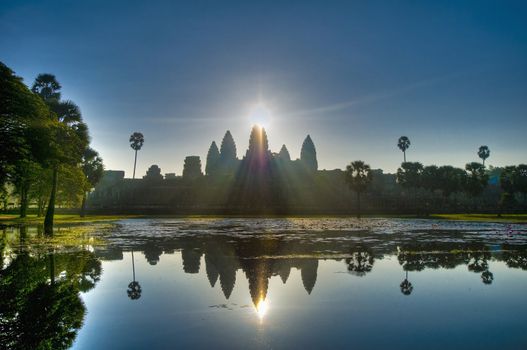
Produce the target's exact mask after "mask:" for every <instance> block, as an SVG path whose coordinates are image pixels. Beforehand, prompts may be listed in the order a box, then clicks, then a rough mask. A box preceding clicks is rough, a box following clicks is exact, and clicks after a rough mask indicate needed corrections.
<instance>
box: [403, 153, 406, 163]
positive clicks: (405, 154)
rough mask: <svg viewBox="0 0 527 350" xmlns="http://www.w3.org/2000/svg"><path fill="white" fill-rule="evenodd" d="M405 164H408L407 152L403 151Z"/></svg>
mask: <svg viewBox="0 0 527 350" xmlns="http://www.w3.org/2000/svg"><path fill="white" fill-rule="evenodd" d="M403 156H404V162H405V163H406V151H403Z"/></svg>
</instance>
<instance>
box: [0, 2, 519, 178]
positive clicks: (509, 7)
mask: <svg viewBox="0 0 527 350" xmlns="http://www.w3.org/2000/svg"><path fill="white" fill-rule="evenodd" d="M0 33H1V34H0V61H3V62H4V63H5V64H7V65H8V66H9V67H11V68H12V69H13V70H15V72H16V73H17V74H18V75H20V76H22V77H23V78H24V80H25V82H26V84H28V85H30V84H31V82H32V81H33V79H34V78H35V76H36V75H37V74H38V73H44V72H45V73H53V74H55V75H56V76H57V78H58V80H59V81H60V83H61V84H62V86H63V97H65V98H69V99H71V100H73V101H74V102H76V103H77V104H78V105H79V106H80V108H81V110H82V112H83V116H84V119H85V120H86V121H87V122H88V124H89V127H90V130H91V135H92V144H93V147H94V148H96V149H97V150H98V151H99V152H100V153H101V155H102V156H103V158H104V160H105V164H106V168H107V169H121V170H126V173H127V176H130V177H131V170H132V168H133V150H132V149H131V148H130V147H129V145H128V138H129V135H130V134H131V133H132V132H134V131H141V132H143V134H144V135H145V145H144V147H143V150H141V151H140V153H139V158H138V170H137V171H138V174H139V175H143V174H144V173H145V171H146V169H147V168H148V166H150V165H151V164H158V165H159V166H160V167H161V169H162V172H163V173H167V172H176V173H178V174H181V171H182V167H183V159H184V157H185V156H187V155H199V156H201V159H202V164H203V167H204V165H205V157H206V153H207V150H208V147H209V145H210V142H211V141H212V140H215V141H216V142H217V143H218V146H219V143H220V142H221V139H222V137H223V134H224V133H225V130H227V129H230V130H231V132H232V134H233V136H234V139H235V141H236V144H237V147H238V156H239V157H241V156H243V154H244V152H245V149H246V148H247V144H248V138H249V133H250V127H251V120H250V119H251V118H249V115H250V114H251V110H252V109H254V106H255V105H257V104H258V103H259V102H260V103H262V104H264V105H265V106H266V108H268V109H269V110H270V111H271V118H270V121H268V122H267V123H266V124H267V125H266V129H267V133H268V136H269V144H270V147H271V150H272V151H275V152H278V151H279V149H280V147H281V145H282V144H284V143H285V144H286V145H287V147H288V149H289V152H290V153H291V157H292V158H297V157H299V153H300V146H301V144H302V141H303V139H304V137H305V136H306V135H307V134H310V135H311V137H312V138H313V141H314V142H315V145H316V147H317V152H318V162H319V167H320V168H321V169H324V168H325V169H334V168H343V167H344V166H345V165H346V164H347V163H348V162H350V161H352V160H356V159H362V160H364V161H366V162H367V163H369V164H370V165H371V166H372V167H373V168H383V169H385V171H389V172H393V171H395V169H396V168H397V167H398V165H399V164H400V162H401V161H402V153H401V152H400V151H399V150H398V149H397V147H396V143H397V139H398V137H399V136H401V135H406V136H408V137H409V138H410V140H411V141H412V145H411V148H410V149H409V150H408V151H407V158H408V160H409V161H420V162H422V163H424V164H452V165H455V166H464V164H465V163H466V162H469V161H475V160H478V159H477V155H476V151H477V148H478V147H479V146H480V145H483V144H486V145H488V146H489V147H490V149H491V156H490V158H489V159H488V160H487V164H491V165H496V166H501V165H507V164H517V163H520V162H524V163H525V162H527V156H526V155H527V137H526V134H527V2H526V1H481V0H478V1H439V0H438V1H402V0H401V1H342V2H340V1H319V2H316V1H292V2H287V1H276V2H273V1H265V2H264V1H261V2H258V3H256V2H251V1H240V2H226V1H195V0H193V1H185V2H177V1H132V0H126V1H114V0H112V1H106V0H105V1H98V0H95V1H43V0H39V1H15V0H4V1H1V2H0Z"/></svg>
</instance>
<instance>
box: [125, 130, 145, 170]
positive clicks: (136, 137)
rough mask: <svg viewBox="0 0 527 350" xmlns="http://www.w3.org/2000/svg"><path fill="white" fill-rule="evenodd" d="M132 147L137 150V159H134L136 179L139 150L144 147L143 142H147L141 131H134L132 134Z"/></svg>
mask: <svg viewBox="0 0 527 350" xmlns="http://www.w3.org/2000/svg"><path fill="white" fill-rule="evenodd" d="M129 142H130V147H132V149H133V150H134V151H135V159H134V176H133V178H134V179H135V166H136V164H137V151H139V150H140V149H141V148H142V147H143V143H145V138H144V136H143V134H141V133H140V132H134V133H133V134H132V135H130V141H129Z"/></svg>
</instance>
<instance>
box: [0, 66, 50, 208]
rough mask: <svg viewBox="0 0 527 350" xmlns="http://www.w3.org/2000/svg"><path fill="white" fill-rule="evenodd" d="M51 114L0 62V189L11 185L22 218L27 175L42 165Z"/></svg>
mask: <svg viewBox="0 0 527 350" xmlns="http://www.w3.org/2000/svg"><path fill="white" fill-rule="evenodd" d="M51 123H52V119H51V112H50V110H49V108H48V107H47V106H46V104H45V103H44V102H43V101H42V100H41V99H40V98H39V97H38V96H36V95H35V94H33V93H32V92H31V91H30V90H29V89H28V88H27V86H26V85H24V83H23V82H22V79H21V78H19V77H17V76H16V75H15V74H14V72H13V71H12V70H11V69H9V68H8V67H7V66H5V65H4V64H3V63H1V62H0V149H1V152H0V186H2V187H3V186H4V185H5V183H6V182H10V183H12V184H13V185H14V186H15V188H16V192H17V193H18V194H19V195H20V202H21V208H20V209H21V212H20V214H21V216H22V217H24V216H25V215H26V208H27V205H28V201H29V191H30V185H31V174H32V172H33V170H34V169H35V167H36V166H37V165H38V164H43V163H44V161H45V159H46V154H45V152H43V151H44V150H45V148H46V146H47V144H48V143H49V142H51V141H52V138H51V134H50V132H49V131H50V126H51Z"/></svg>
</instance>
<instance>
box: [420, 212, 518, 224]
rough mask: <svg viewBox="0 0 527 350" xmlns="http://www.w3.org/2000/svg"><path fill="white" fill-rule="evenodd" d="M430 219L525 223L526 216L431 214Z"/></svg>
mask: <svg viewBox="0 0 527 350" xmlns="http://www.w3.org/2000/svg"><path fill="white" fill-rule="evenodd" d="M430 218H432V219H444V220H461V221H479V222H505V223H527V214H503V215H501V216H498V215H496V214H432V215H430Z"/></svg>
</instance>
